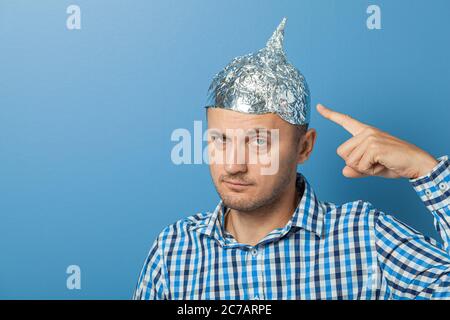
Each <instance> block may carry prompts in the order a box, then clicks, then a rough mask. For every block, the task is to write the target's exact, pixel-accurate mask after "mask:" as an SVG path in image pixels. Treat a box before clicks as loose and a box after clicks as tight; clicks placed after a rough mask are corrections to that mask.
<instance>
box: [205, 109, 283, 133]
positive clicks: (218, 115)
mask: <svg viewBox="0 0 450 320" xmlns="http://www.w3.org/2000/svg"><path fill="white" fill-rule="evenodd" d="M207 117H208V128H210V129H211V128H215V129H219V130H226V129H243V130H247V129H252V128H266V129H280V130H284V129H287V128H289V123H287V122H286V121H284V120H283V119H281V118H280V117H279V116H278V115H276V114H274V113H266V114H248V113H243V112H239V111H234V110H228V109H221V108H208V109H207Z"/></svg>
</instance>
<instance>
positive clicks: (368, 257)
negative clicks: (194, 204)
mask: <svg viewBox="0 0 450 320" xmlns="http://www.w3.org/2000/svg"><path fill="white" fill-rule="evenodd" d="M284 25H285V19H283V21H282V22H281V24H280V25H279V27H278V28H277V30H276V31H275V32H274V34H273V35H272V37H271V38H270V39H269V41H268V43H267V45H266V47H265V48H264V49H261V50H260V51H258V52H257V53H256V54H250V55H246V56H242V57H238V58H235V59H234V60H233V61H232V62H231V63H230V64H229V65H228V66H227V67H226V68H225V69H224V70H222V71H221V72H220V73H218V74H217V75H216V77H215V79H214V81H213V83H212V84H211V87H210V90H211V92H212V94H211V97H212V99H213V102H212V103H211V105H209V106H208V107H207V119H208V128H209V130H208V133H209V135H208V151H209V155H210V157H211V158H212V159H213V160H214V161H212V162H211V163H210V172H211V176H212V179H213V182H214V184H215V187H216V189H217V192H218V193H219V195H220V197H221V201H220V203H219V204H218V206H217V208H216V210H215V211H214V212H212V213H204V214H196V215H192V216H189V217H187V218H184V219H181V220H179V221H177V222H176V223H174V224H171V225H170V226H168V227H166V228H165V229H164V230H163V231H162V232H161V233H160V234H159V236H158V237H157V239H156V240H155V241H154V243H153V246H152V248H151V249H150V252H149V255H148V257H147V259H146V261H145V263H144V267H143V269H142V272H141V274H140V277H139V280H138V283H137V287H136V291H135V293H134V299H442V298H447V299H448V298H450V246H449V243H450V190H449V186H450V161H449V160H448V157H447V156H443V157H441V158H438V159H435V158H434V157H433V156H431V155H430V154H428V153H427V152H425V151H423V150H421V149H419V148H418V147H416V146H415V145H412V144H410V143H407V142H405V141H402V140H400V139H398V138H395V137H393V136H391V135H389V134H388V133H386V132H383V131H380V130H378V129H376V128H374V127H372V126H369V125H366V124H363V123H361V122H359V121H357V120H355V119H353V118H351V117H349V116H347V115H343V114H340V113H338V112H335V111H332V110H330V109H328V108H325V107H324V106H322V105H318V106H317V111H318V112H319V113H320V114H321V115H323V116H324V117H325V118H327V119H329V120H331V121H333V122H335V123H337V124H339V125H341V126H342V127H343V128H344V129H346V130H347V131H349V132H350V133H351V134H352V135H353V137H352V138H351V139H349V140H348V141H346V142H345V143H343V144H342V145H341V146H339V148H338V150H337V153H338V154H339V155H340V156H341V157H342V158H343V159H344V160H345V163H346V166H345V167H344V168H343V174H344V175H345V176H346V177H350V178H357V177H365V176H382V177H387V178H407V179H409V181H410V182H411V185H412V187H413V188H414V189H415V190H416V191H417V194H418V195H419V196H420V198H421V199H422V201H423V202H424V204H425V205H426V207H427V208H428V209H429V210H430V212H431V213H432V215H433V217H434V221H435V226H436V229H437V231H438V232H439V233H440V235H441V237H442V239H443V241H444V244H441V243H438V242H436V241H435V240H433V239H431V238H428V237H426V236H424V235H422V234H420V233H419V232H417V231H415V230H414V229H412V228H411V227H408V226H407V225H405V224H403V223H402V222H400V221H398V220H397V219H396V218H394V217H393V216H390V215H388V214H385V213H384V212H381V211H379V210H377V209H376V208H374V207H373V206H372V205H371V203H370V202H364V201H355V202H349V203H345V204H342V205H336V204H333V203H330V202H324V201H320V200H319V199H318V198H317V196H316V195H315V193H314V191H313V189H312V186H311V185H310V183H309V182H308V181H307V179H306V177H305V176H303V175H302V174H301V173H297V165H298V164H302V163H304V162H305V161H306V160H307V159H308V158H309V156H310V154H311V152H312V150H313V146H314V142H315V138H316V132H315V130H314V129H308V128H307V127H308V123H309V114H310V106H309V104H310V103H309V101H310V99H309V90H308V86H307V84H306V81H305V79H304V77H303V76H302V75H301V73H300V72H299V71H298V70H296V69H295V68H294V67H293V66H292V65H290V64H289V63H288V62H287V61H286V58H285V55H284V52H283V48H282V41H283V35H284ZM273 136H276V138H275V139H273ZM252 156H256V159H257V161H250V160H249V159H250V158H252ZM263 156H268V159H269V160H270V161H268V162H267V161H263V160H262V159H263ZM254 159H255V157H254V158H253V160H254ZM221 160H223V161H221ZM274 162H276V166H275V170H268V171H267V170H266V171H263V169H268V166H272V165H273V164H274ZM272 167H273V166H272Z"/></svg>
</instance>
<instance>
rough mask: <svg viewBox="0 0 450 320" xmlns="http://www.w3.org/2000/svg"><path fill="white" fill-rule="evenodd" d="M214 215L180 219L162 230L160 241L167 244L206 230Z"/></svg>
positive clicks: (200, 213)
mask: <svg viewBox="0 0 450 320" xmlns="http://www.w3.org/2000/svg"><path fill="white" fill-rule="evenodd" d="M212 215H213V213H212V212H199V213H195V214H192V215H190V216H186V217H183V218H181V219H178V220H176V221H175V222H173V223H171V224H169V225H167V226H166V227H164V228H163V229H162V231H161V232H160V233H159V234H158V237H157V238H158V241H159V242H160V243H165V242H167V241H174V240H179V239H181V238H184V237H188V236H189V235H192V233H193V232H196V231H197V230H201V229H203V228H206V227H207V224H208V222H209V220H210V218H211V216H212Z"/></svg>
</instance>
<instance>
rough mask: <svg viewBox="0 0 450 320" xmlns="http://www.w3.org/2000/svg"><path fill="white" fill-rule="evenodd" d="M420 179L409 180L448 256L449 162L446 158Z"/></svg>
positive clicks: (449, 234) (440, 160) (449, 219)
mask: <svg viewBox="0 0 450 320" xmlns="http://www.w3.org/2000/svg"><path fill="white" fill-rule="evenodd" d="M438 160H439V163H438V164H437V165H436V166H435V167H434V168H433V170H432V171H431V172H430V173H429V174H427V175H425V176H422V177H419V178H416V179H410V182H411V183H412V185H413V187H414V190H415V191H416V192H417V194H418V195H419V197H420V199H422V201H423V203H424V204H425V206H426V207H427V209H428V210H429V211H430V212H431V213H432V215H433V217H434V227H435V228H436V230H437V232H438V233H439V235H440V236H441V238H442V240H443V241H444V248H445V250H446V251H447V252H448V253H449V254H450V161H449V159H448V156H442V157H440V158H438Z"/></svg>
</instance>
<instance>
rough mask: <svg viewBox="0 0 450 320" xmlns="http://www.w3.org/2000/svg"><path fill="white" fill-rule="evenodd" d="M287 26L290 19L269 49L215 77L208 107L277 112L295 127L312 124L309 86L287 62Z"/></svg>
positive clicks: (246, 57)
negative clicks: (285, 48)
mask: <svg viewBox="0 0 450 320" xmlns="http://www.w3.org/2000/svg"><path fill="white" fill-rule="evenodd" d="M285 24H286V18H283V20H282V21H281V23H280V24H279V25H278V27H277V29H276V30H275V31H274V33H273V34H272V36H271V37H270V39H269V40H268V41H267V44H266V47H265V48H263V49H260V50H259V51H257V52H256V53H250V54H247V55H244V56H239V57H236V58H234V59H233V60H232V61H231V62H230V63H229V64H228V65H227V66H226V67H225V68H224V69H223V70H222V71H220V72H219V73H217V74H216V75H215V77H214V79H213V81H212V83H211V85H210V87H209V89H208V103H207V106H206V107H205V108H223V109H229V110H234V111H239V112H244V113H250V114H264V113H276V114H278V115H279V116H280V117H281V118H282V119H284V120H286V121H287V122H289V123H291V124H295V125H302V124H307V123H309V118H310V112H311V110H310V94H309V89H308V84H307V83H306V80H305V78H304V77H303V75H302V74H301V73H300V71H298V70H297V69H296V68H295V67H294V66H293V65H292V64H290V63H289V62H288V61H287V59H286V54H285V52H284V49H283V39H284V26H285Z"/></svg>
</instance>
